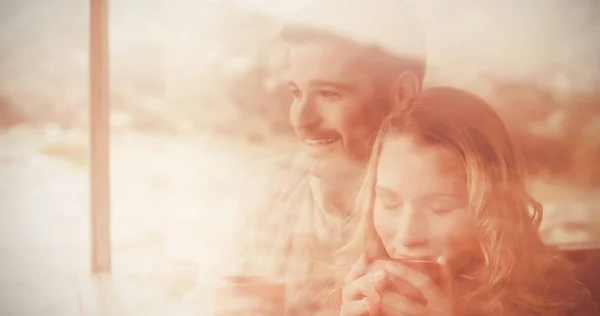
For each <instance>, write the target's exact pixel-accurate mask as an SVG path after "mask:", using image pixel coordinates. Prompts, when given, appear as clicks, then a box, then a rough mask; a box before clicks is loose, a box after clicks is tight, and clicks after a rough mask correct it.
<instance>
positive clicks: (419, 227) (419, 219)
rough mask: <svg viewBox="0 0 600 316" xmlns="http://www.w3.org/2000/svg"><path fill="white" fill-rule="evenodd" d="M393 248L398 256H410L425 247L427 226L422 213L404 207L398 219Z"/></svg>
mask: <svg viewBox="0 0 600 316" xmlns="http://www.w3.org/2000/svg"><path fill="white" fill-rule="evenodd" d="M397 227H398V229H397V231H396V235H395V237H394V247H395V248H396V251H397V252H399V254H410V252H411V251H415V250H418V249H419V248H422V247H424V246H426V245H427V240H428V237H427V236H428V230H429V225H428V224H427V218H426V217H425V214H424V212H419V210H418V209H415V208H413V207H410V206H405V208H404V211H403V212H402V215H401V216H399V217H398V223H397Z"/></svg>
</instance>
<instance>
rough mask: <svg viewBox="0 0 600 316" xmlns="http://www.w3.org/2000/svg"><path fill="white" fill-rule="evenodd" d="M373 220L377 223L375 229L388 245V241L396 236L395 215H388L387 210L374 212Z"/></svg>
mask: <svg viewBox="0 0 600 316" xmlns="http://www.w3.org/2000/svg"><path fill="white" fill-rule="evenodd" d="M373 222H374V224H375V231H376V232H377V235H379V237H380V238H381V241H382V242H383V243H384V244H385V245H386V246H387V245H388V242H389V241H390V240H391V239H392V238H393V237H394V231H395V230H396V227H394V223H395V220H394V217H393V216H389V215H386V212H377V211H375V212H374V218H373Z"/></svg>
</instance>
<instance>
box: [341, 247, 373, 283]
mask: <svg viewBox="0 0 600 316" xmlns="http://www.w3.org/2000/svg"><path fill="white" fill-rule="evenodd" d="M368 266H369V262H368V259H367V257H366V255H364V254H363V255H361V256H360V258H358V260H356V262H355V263H354V265H352V268H350V271H349V272H348V274H346V277H345V278H344V283H349V282H352V281H354V280H356V279H358V278H359V277H360V276H362V275H363V274H365V272H366V271H367V267H368Z"/></svg>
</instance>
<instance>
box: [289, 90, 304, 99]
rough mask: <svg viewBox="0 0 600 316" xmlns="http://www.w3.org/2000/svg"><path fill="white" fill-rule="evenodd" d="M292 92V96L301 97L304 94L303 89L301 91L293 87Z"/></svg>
mask: <svg viewBox="0 0 600 316" xmlns="http://www.w3.org/2000/svg"><path fill="white" fill-rule="evenodd" d="M290 93H291V94H292V96H293V97H294V98H300V97H301V96H302V91H300V90H296V89H291V90H290Z"/></svg>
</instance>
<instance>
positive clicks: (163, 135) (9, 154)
mask: <svg viewBox="0 0 600 316" xmlns="http://www.w3.org/2000/svg"><path fill="white" fill-rule="evenodd" d="M299 1H300V0H295V2H292V0H288V1H287V2H286V1H283V0H278V1H276V0H263V1H258V0H255V1H251V0H237V1H235V0H230V1H227V0H221V1H216V0H215V1H208V0H204V1H201V0H196V1H192V0H173V1H166V0H164V1H161V0H145V1H142V0H113V1H111V2H110V63H111V64H110V67H111V68H110V80H111V96H110V97H111V107H112V113H111V127H112V134H111V150H112V152H111V159H112V161H111V164H112V165H111V181H112V183H111V185H112V187H111V198H112V201H111V207H112V210H111V211H112V218H111V225H112V227H111V232H112V234H113V236H112V239H113V268H114V280H115V286H116V289H117V292H118V296H119V298H120V300H121V301H122V303H123V306H124V307H125V309H126V310H127V315H168V314H170V313H171V312H172V311H173V309H174V308H175V307H176V306H177V304H178V302H179V300H180V299H181V297H182V295H183V294H184V293H185V292H186V291H188V290H189V289H190V288H191V286H193V284H194V283H195V282H196V281H197V280H202V275H203V274H210V273H211V271H215V269H216V268H217V263H216V257H217V255H218V253H219V251H220V250H219V248H220V245H222V243H223V242H224V240H226V239H227V238H228V236H229V233H230V231H231V223H232V221H233V208H232V207H233V206H232V205H233V204H232V200H233V198H234V196H233V194H232V192H231V188H232V187H234V186H235V185H236V184H237V182H238V180H239V177H240V174H242V173H246V172H248V171H249V170H250V169H251V168H252V166H253V164H254V163H255V162H257V161H260V160H261V159H264V158H268V157H271V156H275V155H279V154H281V153H288V152H292V151H293V150H295V147H296V146H297V142H296V140H295V138H294V135H293V134H292V132H291V129H290V126H289V123H288V122H287V109H288V105H289V103H290V100H291V99H290V96H289V95H288V92H287V91H286V86H285V82H283V75H284V71H285V68H284V66H285V47H283V46H282V44H281V43H280V42H279V41H278V39H277V36H276V33H277V28H278V26H279V24H278V17H279V16H280V15H281V14H283V13H284V11H285V10H290V8H293V7H294V6H295V5H297V4H298V2H299ZM414 2H415V7H416V8H417V12H418V13H419V15H420V16H421V18H422V19H423V22H424V26H425V27H426V31H427V40H428V73H427V78H426V84H427V85H429V86H431V85H439V84H444V85H453V86H458V87H462V88H466V89H469V90H471V91H474V92H476V93H478V94H479V95H481V96H483V97H484V98H486V99H487V100H489V101H490V102H491V103H492V104H493V105H494V107H495V108H496V109H497V111H498V112H499V113H500V114H501V115H502V117H503V118H504V119H505V121H506V123H507V125H508V126H509V128H510V131H511V133H512V134H513V136H514V138H515V140H516V142H517V143H518V144H519V146H520V147H521V148H522V150H523V151H524V152H525V154H526V157H527V160H528V164H529V168H530V171H531V173H532V177H531V189H532V192H533V194H534V196H535V197H536V198H538V199H539V200H540V201H541V202H542V203H543V204H544V206H545V208H546V217H545V219H544V222H543V225H542V233H543V236H544V238H545V240H546V241H547V242H548V243H554V244H558V243H568V242H588V241H600V210H599V208H600V203H599V202H600V195H599V194H598V192H599V191H600V168H599V165H600V163H599V162H600V138H599V135H600V72H599V70H600V36H598V35H599V34H600V2H598V1H594V0H587V1H586V0H574V1H569V2H567V1H561V0H543V1H542V0H528V1H522V0H521V1H517V0H510V1H501V2H500V1H475V0H456V1H452V2H450V1H444V0H422V1H414ZM88 11H89V6H88V3H87V1H75V0H46V1H41V0H20V1H18V0H5V1H2V2H1V3H0V237H1V238H0V314H1V315H15V316H16V315H23V316H25V315H26V316H30V315H49V316H50V315H57V316H58V315H61V316H62V315H79V304H80V302H79V296H78V295H79V294H78V282H79V280H80V278H81V277H85V276H87V275H88V274H89V251H90V247H89V243H90V240H89V236H90V230H89V227H90V224H89V178H88V174H89V170H88V167H89V164H88V159H89V157H88V150H89V147H88V145H89V143H88V127H89V120H88V116H89V100H88V53H89V51H88V43H89V36H88V34H89V13H88ZM350 22H351V21H350ZM199 276H200V277H199ZM200 282H201V281H200Z"/></svg>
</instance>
